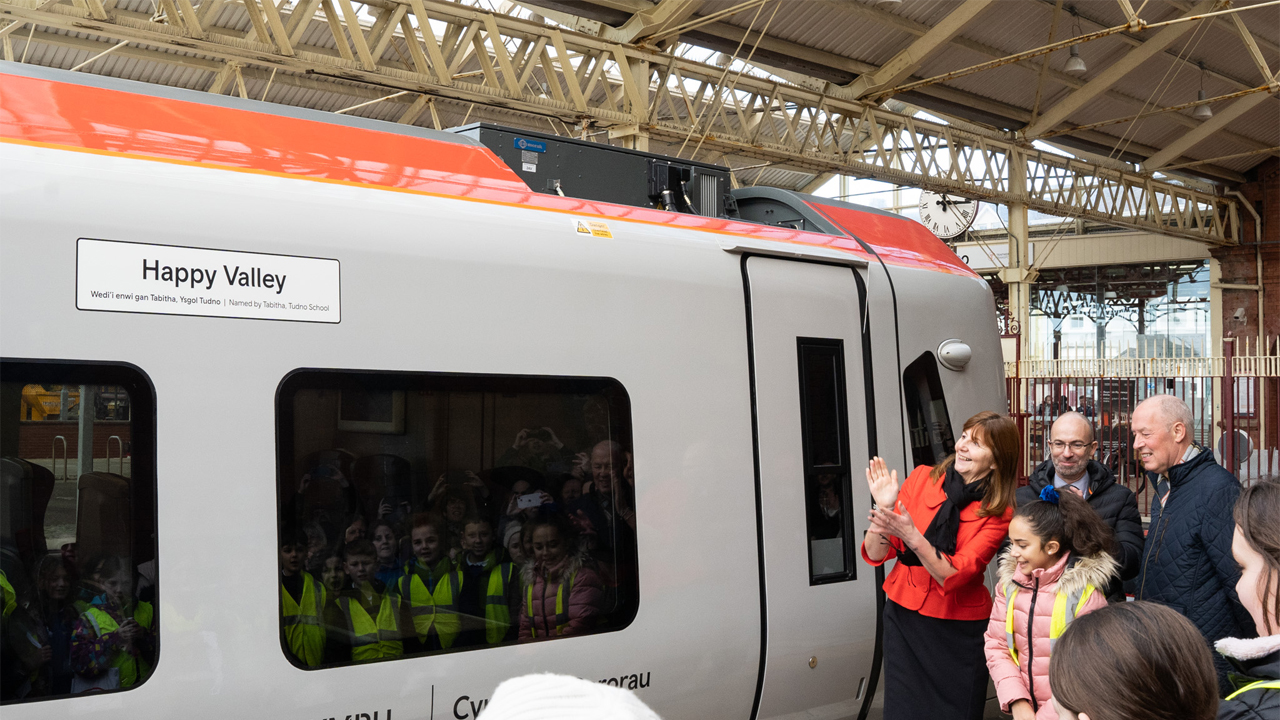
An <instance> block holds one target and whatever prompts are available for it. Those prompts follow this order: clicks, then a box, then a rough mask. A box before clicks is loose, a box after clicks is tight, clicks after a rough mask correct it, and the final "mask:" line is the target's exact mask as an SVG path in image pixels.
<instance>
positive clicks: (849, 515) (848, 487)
mask: <svg viewBox="0 0 1280 720" xmlns="http://www.w3.org/2000/svg"><path fill="white" fill-rule="evenodd" d="M810 347H811V348H823V349H826V350H834V353H833V355H834V363H835V370H836V372H835V382H836V387H835V392H836V413H837V415H838V417H839V418H840V428H839V429H838V430H837V435H838V438H837V442H838V443H839V451H840V462H839V463H838V464H835V465H830V464H828V465H818V464H816V463H815V461H814V458H813V457H812V456H811V452H812V447H811V445H812V442H811V440H812V438H813V432H812V428H811V427H810V423H811V419H810V414H809V400H808V395H809V393H808V383H807V381H806V376H805V349H806V348H810ZM845 363H846V359H845V353H844V340H843V339H840V338H816V337H797V338H796V365H797V373H796V375H797V377H798V381H799V391H800V437H801V448H802V453H803V458H804V466H803V468H802V474H803V478H804V481H803V493H802V495H803V497H804V510H805V517H804V524H805V549H806V556H807V558H808V560H807V562H808V566H807V572H808V574H809V585H810V586H814V585H826V584H830V583H836V582H848V581H850V580H857V579H858V563H857V555H856V552H855V544H854V542H853V487H852V485H853V483H852V477H853V474H852V472H853V463H852V458H851V457H850V450H849V393H848V380H847V377H846V372H845V369H846V368H845ZM826 474H839V475H840V476H841V478H842V479H841V481H840V516H841V519H842V521H843V525H844V527H843V530H842V532H841V534H840V540H841V545H842V548H843V551H844V567H845V569H844V571H842V572H835V573H826V574H823V575H815V574H814V572H813V540H811V539H810V538H809V497H808V493H809V489H810V485H811V480H810V478H812V477H815V476H817V475H826Z"/></svg>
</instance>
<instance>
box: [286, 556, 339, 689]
mask: <svg viewBox="0 0 1280 720" xmlns="http://www.w3.org/2000/svg"><path fill="white" fill-rule="evenodd" d="M307 552H308V548H307V536H306V535H305V534H304V533H295V532H292V531H287V532H285V534H284V537H283V540H282V541H281V542H280V624H281V626H282V629H283V632H284V640H285V646H286V647H287V648H289V652H290V653H291V654H292V655H293V657H294V658H295V659H296V660H297V661H298V662H299V663H300V664H302V665H305V666H306V667H319V666H320V664H321V663H322V662H323V661H324V645H325V629H324V625H323V620H324V608H325V605H326V604H327V602H326V601H327V599H328V593H327V592H326V590H325V587H324V586H323V585H321V584H320V581H319V580H318V579H316V578H315V576H313V575H312V574H311V573H309V572H307V571H306V570H303V569H302V566H303V563H304V562H305V560H306V557H307Z"/></svg>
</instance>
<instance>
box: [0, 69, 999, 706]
mask: <svg viewBox="0 0 1280 720" xmlns="http://www.w3.org/2000/svg"><path fill="white" fill-rule="evenodd" d="M512 132H514V133H516V134H517V135H518V133H519V131H512ZM0 166H3V167H4V168H5V171H4V173H3V176H2V177H0V356H2V357H3V369H2V371H0V381H2V382H3V387H4V391H3V396H2V402H0V413H2V414H3V418H4V420H3V423H2V425H0V427H2V428H3V430H0V445H2V448H0V455H2V456H3V463H4V485H3V489H4V496H3V498H4V501H5V505H6V507H5V508H4V509H3V511H0V515H2V516H3V528H0V530H2V531H3V533H2V535H3V538H2V539H3V542H4V550H5V558H6V562H7V563H8V564H7V565H6V566H5V568H4V569H5V572H6V575H7V576H8V578H9V581H8V582H9V583H10V584H11V585H13V586H14V587H15V589H14V590H13V592H14V593H16V594H18V595H21V594H22V593H24V592H25V593H28V594H30V596H36V595H39V594H40V593H42V592H46V591H47V589H46V588H45V585H46V584H48V582H46V580H42V579H41V577H37V576H38V575H40V573H38V572H37V571H36V570H35V568H34V567H33V566H34V565H36V564H40V563H41V562H42V558H48V557H55V558H56V557H61V559H62V561H63V562H64V563H65V562H71V563H72V565H71V567H72V568H73V569H74V568H75V567H77V565H76V564H78V567H79V568H80V572H82V573H86V574H87V573H91V572H94V570H92V569H89V568H87V566H86V565H85V564H86V563H87V562H88V561H89V560H88V558H89V557H90V556H105V555H115V556H123V557H127V558H128V561H129V563H130V564H131V566H132V567H135V568H136V569H137V572H136V573H133V581H134V582H135V583H136V584H135V585H134V588H133V592H135V593H136V596H137V597H138V598H141V597H144V596H145V597H146V598H147V603H148V604H149V607H151V608H152V611H151V613H152V614H151V615H149V616H148V617H149V618H150V619H149V620H148V622H149V623H151V626H150V630H151V631H152V632H153V634H154V646H153V648H152V649H151V650H150V653H151V654H150V655H149V656H148V658H147V662H146V668H145V669H142V668H135V669H136V670H137V672H136V673H134V674H133V675H130V677H131V678H132V682H126V680H124V679H120V678H117V679H116V680H114V681H113V684H112V685H109V686H106V687H103V686H101V685H99V686H98V687H92V684H93V683H92V682H88V683H86V682H85V681H83V680H82V679H79V678H77V679H76V683H78V685H77V687H78V688H79V689H82V690H89V691H87V692H70V691H67V690H66V688H65V686H64V687H63V688H62V692H57V691H55V690H54V689H49V688H46V690H45V692H44V694H40V693H35V692H31V691H30V688H28V689H27V690H25V691H23V690H10V695H9V696H8V697H6V698H4V704H5V707H4V715H5V717H6V718H8V719H9V720H35V719H38V718H67V717H75V716H81V715H86V714H93V715H94V716H95V717H103V718H129V719H130V720H141V719H142V718H167V717H172V716H174V715H177V714H182V715H183V716H186V717H202V718H230V717H244V716H246V715H254V716H270V717H279V718H299V719H300V720H301V719H316V720H318V719H328V718H337V719H339V720H341V719H342V718H365V719H366V720H369V719H372V718H378V719H379V720H382V719H386V720H389V719H390V718H391V717H394V718H395V719H396V720H409V719H410V718H424V719H430V720H435V718H441V719H443V720H463V719H464V718H473V717H477V716H480V715H482V714H483V710H484V706H485V704H486V703H487V698H488V697H489V696H490V694H491V693H492V691H493V689H494V688H495V687H496V686H497V685H498V684H499V683H500V682H501V681H503V680H505V679H507V678H510V677H514V676H518V675H523V674H527V673H531V672H554V673H562V674H568V675H573V676H577V677H581V678H585V679H588V680H591V681H594V682H604V683H607V684H609V685H617V686H621V687H629V688H631V689H634V690H635V692H636V693H637V695H638V696H639V697H640V699H642V700H643V701H644V702H646V703H647V704H649V705H650V706H651V707H652V708H653V709H654V710H655V711H656V712H657V713H659V714H660V715H661V716H662V717H664V718H686V717H687V718H703V717H725V718H799V717H819V716H820V717H833V718H834V717H857V718H865V717H869V716H871V715H872V713H873V711H872V706H873V704H874V702H873V696H874V693H875V690H876V686H877V681H878V677H879V670H878V668H879V663H880V647H879V613H880V608H881V607H882V603H883V595H882V591H881V590H880V584H881V583H882V581H883V571H882V570H877V569H876V568H872V567H870V566H869V565H868V564H867V563H866V562H865V561H863V560H862V559H861V558H860V556H859V554H858V545H859V542H860V539H861V537H862V534H863V532H864V531H865V529H866V526H867V520H866V517H867V513H868V510H869V508H870V503H871V498H870V495H869V493H868V492H867V490H866V486H865V485H864V478H863V468H864V467H865V466H866V463H867V460H868V458H870V457H871V456H874V455H879V456H882V457H884V458H886V459H887V461H888V462H889V464H890V465H891V466H892V467H896V468H898V469H899V470H900V471H902V472H903V474H904V476H905V472H907V471H909V470H910V469H911V468H912V467H914V466H915V465H919V464H933V463H936V462H938V461H940V460H941V459H942V458H944V457H945V456H946V455H948V454H949V453H950V452H951V445H952V444H953V442H954V438H955V437H957V436H958V435H959V428H960V425H961V424H962V423H963V422H964V420H965V419H966V418H968V417H969V416H971V415H973V414H974V413H976V412H979V411H982V410H990V409H1001V408H1003V407H1005V385H1004V380H1003V365H1002V355H1001V345H1000V338H999V335H998V331H997V328H996V323H995V322H993V319H994V314H995V307H994V303H993V299H992V294H991V290H990V288H989V287H988V285H987V283H986V282H985V281H983V280H982V279H981V278H979V277H978V276H977V275H976V274H975V273H974V272H973V271H971V270H970V269H969V268H968V267H967V266H965V265H964V263H963V262H961V260H960V259H959V258H957V257H956V256H955V254H954V253H952V252H951V250H950V249H949V248H948V247H947V245H946V244H945V243H943V242H942V241H940V240H939V239H938V238H936V237H935V236H934V235H933V234H931V233H930V232H929V231H928V230H927V229H926V228H925V227H924V226H922V225H921V224H919V223H917V222H915V221H913V220H911V219H907V218H904V217H901V216H898V215H894V214H891V213H887V212H884V211H880V210H875V209H872V208H867V207H861V206H858V205H853V204H850V203H846V202H843V201H841V200H835V199H829V198H821V197H816V196H812V195H805V194H801V193H795V192H790V191H786V190H780V189H775V188H737V189H733V190H727V189H726V192H727V193H728V197H727V199H728V200H729V202H728V203H727V206H728V207H729V208H730V209H731V211H732V212H717V213H716V214H715V215H709V214H708V215H700V214H698V212H697V207H698V206H700V205H699V203H692V204H688V203H682V204H681V207H680V208H678V209H677V208H670V209H669V208H668V207H667V206H666V205H663V204H662V202H661V200H662V198H661V197H657V198H656V199H655V202H654V203H653V206H651V207H642V206H637V205H621V204H616V203H609V202H602V201H597V200H591V199H584V198H580V197H573V196H570V195H564V194H561V191H554V190H553V191H550V192H547V191H535V190H533V189H531V186H530V183H528V182H526V181H525V180H523V179H521V177H520V176H519V175H517V173H516V172H515V171H513V170H512V168H511V167H509V166H508V165H507V164H505V163H504V162H503V160H502V159H500V158H499V156H498V155H497V154H495V152H494V151H493V150H492V149H491V148H489V147H486V146H485V145H483V144H482V143H480V142H478V141H477V140H475V139H474V138H471V137H467V136H464V135H459V134H457V133H449V132H443V131H435V130H426V129H422V128H417V127H409V126H405V125H397V124H394V123H387V122H380V121H376V120H368V119H362V118H357V117H348V116H342V115H334V114H329V113H321V112H317V111H311V110H306V109H301V108H294V107H287V106H282V105H276V104H269V103H264V102H255V101H252V100H243V99H240V98H232V97H225V96H216V95H210V94H207V93H200V92H195V91H189V90H183V89H179V88H170V87H163V86H158V85H152V84H143V83H138V82H132V81H128V80H121V79H113V78H106V77H97V76H93V75H87V74H81V73H70V72H65V71H60V70H55V69H49V68H38V67H30V66H26V65H18V64H14V63H4V64H3V67H0ZM667 189H670V188H667ZM667 197H670V196H669V195H668V196H667ZM58 387H70V388H79V390H78V394H76V395H75V397H76V398H77V401H78V403H79V407H81V408H85V409H84V410H82V411H79V412H77V413H75V415H76V417H71V416H70V415H61V414H59V412H58V408H56V407H53V405H56V403H54V402H52V401H51V402H50V403H49V405H50V407H49V408H47V409H46V410H45V411H44V412H45V413H47V415H48V417H45V418H44V419H43V420H42V419H41V418H40V417H37V416H36V415H33V414H32V413H30V412H29V411H28V412H27V413H26V414H25V415H24V414H23V411H22V409H23V408H24V407H25V405H24V404H23V403H24V402H26V401H25V400H24V398H27V397H35V396H40V397H43V398H45V399H46V400H48V399H50V398H53V399H56V396H54V395H52V393H53V392H54V389H55V388H58ZM95 391H96V392H100V393H107V394H109V395H110V397H111V398H112V403H113V404H112V407H113V408H114V407H116V406H117V405H118V406H119V407H121V408H124V410H123V411H120V412H115V414H113V415H112V416H111V418H110V423H107V422H106V421H105V420H103V417H100V416H99V415H98V414H95V413H94V412H91V411H89V410H88V408H90V407H93V405H92V404H91V403H90V402H89V400H90V399H91V396H92V394H93V393H94V392H95ZM98 405H99V407H103V404H102V403H98ZM59 417H61V418H63V421H62V422H63V424H62V425H58V426H54V425H48V423H49V422H51V421H52V420H54V419H57V418H59ZM68 418H70V419H68ZM95 422H96V423H97V425H95ZM108 433H109V434H110V438H116V439H117V440H120V442H119V443H118V445H117V444H116V443H115V442H114V441H112V442H110V448H114V449H112V450H108V451H107V455H106V456H104V454H103V451H102V447H103V446H104V445H107V444H108V443H107V441H108V440H109V439H110V438H108V437H105V436H106V435H107V434H108ZM535 436H536V437H535ZM52 438H62V441H61V442H62V444H61V445H60V446H59V444H58V443H57V442H56V441H55V442H52V443H51V442H50V441H51V439H52ZM601 443H604V447H605V448H606V450H607V452H605V453H604V455H605V456H606V457H607V458H610V459H611V461H612V462H613V465H612V466H611V469H609V470H608V471H607V472H606V473H605V474H604V475H600V474H599V473H596V474H593V472H596V470H598V468H595V469H593V466H592V455H593V453H594V452H595V451H596V449H598V448H600V447H601ZM68 445H69V446H70V449H67V448H68ZM51 448H52V449H51ZM59 448H61V449H59ZM95 448H96V449H95ZM126 449H127V452H126ZM59 453H61V456H59ZM113 455H115V456H119V457H113ZM126 455H127V456H126ZM104 457H106V460H105V461H104V459H103V458H104ZM79 458H85V459H86V463H85V464H84V467H82V466H81V462H80V461H79ZM623 463H625V465H626V468H625V471H621V470H619V468H618V467H616V466H617V465H621V464H623ZM513 467H514V468H517V470H511V468H513ZM463 471H471V474H470V475H465V478H466V479H465V480H460V481H459V482H465V483H469V484H470V486H471V487H472V494H471V495H470V496H469V497H470V499H469V500H467V502H474V503H481V502H482V500H483V503H487V507H489V508H490V510H489V512H491V513H492V514H494V515H495V516H497V517H499V520H498V521H497V525H498V526H503V525H505V526H506V527H510V525H511V524H513V523H515V524H518V522H519V521H520V520H521V519H522V517H521V516H520V512H524V509H523V508H521V509H518V510H515V511H511V509H512V508H514V507H515V505H514V502H515V501H514V499H513V500H512V501H511V502H510V503H508V502H506V501H505V496H504V495H503V493H504V492H515V490H514V489H513V488H516V486H515V485H514V482H516V481H517V480H518V478H520V477H525V478H531V477H532V478H538V479H541V480H542V481H543V482H545V483H546V485H545V487H546V493H547V495H548V496H549V497H552V498H553V499H554V503H552V504H551V505H548V508H547V509H550V508H551V506H552V505H554V504H555V503H562V504H563V505H564V506H565V507H574V505H573V503H575V502H581V501H582V498H581V497H574V498H570V497H569V493H568V492H567V491H564V492H562V491H563V489H564V487H565V486H566V485H573V484H574V480H575V479H576V482H577V485H576V486H575V487H580V486H582V485H585V484H591V485H592V492H593V493H595V494H594V495H593V497H596V498H604V500H602V501H601V502H602V504H601V505H600V507H601V508H603V512H604V515H603V516H601V517H604V518H605V519H604V520H603V521H601V520H599V519H597V520H596V523H595V525H596V526H595V527H594V528H589V529H588V531H587V532H588V533H594V535H593V537H597V538H598V540H595V541H593V543H594V544H593V545H592V547H593V548H594V552H596V553H597V556H599V555H600V554H604V555H605V556H606V559H605V561H604V563H603V565H602V568H603V570H602V572H601V575H602V576H603V577H605V581H604V582H602V586H603V590H602V593H601V597H603V598H604V600H602V601H601V603H603V604H602V605H601V608H600V610H601V612H600V614H599V615H598V616H597V618H596V621H595V624H594V625H592V626H591V628H590V629H589V631H588V632H584V633H580V634H577V635H574V636H564V637H558V636H557V637H551V638H550V639H546V638H545V637H543V638H538V637H537V632H536V630H535V631H534V636H535V639H538V640H541V641H533V642H526V641H524V640H525V638H519V639H512V638H511V637H508V638H507V639H506V640H504V641H500V642H485V641H483V640H480V641H477V642H473V643H470V644H467V643H462V642H455V643H453V645H452V646H451V647H445V646H443V645H444V644H445V643H441V642H437V643H436V646H435V647H428V646H426V645H424V646H423V647H422V648H420V649H419V651H417V652H408V651H406V652H404V653H403V654H402V655H400V656H398V657H394V658H390V659H385V660H382V661H378V662H321V663H312V664H306V663H301V662H299V660H298V658H297V657H292V656H291V654H290V651H289V645H288V642H287V641H286V632H285V628H284V627H283V624H282V623H283V617H284V614H283V611H282V599H281V588H282V586H281V573H282V564H281V563H282V560H281V553H280V548H281V544H282V541H283V539H284V533H286V532H293V531H294V530H296V529H297V528H296V527H294V526H292V525H291V524H290V523H292V522H293V520H294V519H300V520H302V521H307V520H315V519H316V518H319V517H330V522H329V527H330V532H331V533H332V528H333V527H334V526H335V525H336V526H337V528H338V529H339V532H340V533H341V532H345V530H343V528H344V527H345V526H346V523H347V518H345V517H344V516H343V513H344V512H345V510H344V508H345V509H348V510H349V508H350V507H352V506H353V503H354V504H355V506H359V507H363V508H366V510H367V511H368V512H369V513H370V514H371V515H370V516H372V513H373V509H374V508H378V509H379V512H378V515H379V516H381V515H382V514H384V512H383V511H384V510H386V509H387V508H384V507H383V506H384V505H386V506H387V507H388V508H391V510H390V512H391V513H403V514H405V515H408V514H411V513H413V512H414V511H416V510H418V509H420V508H422V507H425V506H426V505H427V504H429V502H430V501H432V500H433V499H432V498H431V497H429V496H430V495H431V494H432V493H437V497H436V498H434V500H435V501H439V500H440V498H442V497H444V495H439V494H438V493H439V492H443V490H441V488H443V489H444V490H448V487H449V486H450V484H452V483H453V482H454V480H453V479H449V480H448V481H447V482H446V480H445V478H462V477H464V475H460V474H459V473H461V472H463ZM530 471H532V472H533V473H534V474H533V475H530V474H529V472H530ZM451 473H452V474H451ZM521 473H523V474H521ZM610 473H612V474H610ZM437 478H439V479H437ZM551 478H556V480H555V481H554V482H552V480H551ZM584 481H585V482H584ZM441 483H444V485H441ZM610 483H616V485H610ZM521 489H524V488H521ZM610 492H612V493H613V495H614V497H613V498H612V499H610V498H609V493H610ZM446 494H447V493H446ZM482 495H483V496H484V498H481V497H480V496H482ZM624 496H625V497H624ZM610 502H612V503H614V504H613V505H609V504H608V503H610ZM624 505H625V506H626V507H623V506H624ZM391 506H394V507H393V508H392V507H391ZM459 507H461V505H460V506H459ZM326 508H330V509H329V510H326ZM614 510H616V511H617V512H613V511H614ZM508 511H511V512H508ZM325 512H329V513H331V515H330V516H325V515H324V513H325ZM449 512H452V510H449ZM282 518H283V519H282ZM402 521H403V522H409V520H407V519H404V518H402ZM316 523H319V521H318V520H315V522H314V523H313V525H315V524H316ZM321 524H322V523H321ZM318 526H319V525H317V527H318ZM495 529H499V528H497V527H495ZM346 530H350V528H346ZM346 537H350V536H346ZM379 552H381V550H380V551H379ZM397 552H398V551H397ZM513 552H519V549H516V550H514V551H513ZM68 559H70V560H68ZM310 561H311V560H310V559H309V560H308V562H310ZM46 564H55V563H46ZM41 567H43V565H42V566H41ZM22 583H25V584H26V586H27V588H26V590H24V589H23V588H21V587H17V586H18V585H19V584H22ZM529 597H530V598H532V595H530V596H529ZM139 602H141V601H139ZM515 612H516V613H519V612H521V610H520V606H519V604H517V605H516V607H515ZM6 617H8V616H7V615H6ZM512 624H513V629H512V633H511V635H512V636H514V635H515V634H516V633H515V631H514V625H515V624H517V623H516V622H515V620H512ZM10 634H12V633H10ZM553 634H554V633H553ZM37 644H38V643H37ZM11 667H12V665H11ZM129 672H132V671H129ZM86 685H88V687H86ZM19 693H25V694H21V695H19Z"/></svg>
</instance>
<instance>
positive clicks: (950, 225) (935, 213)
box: [920, 190, 978, 238]
mask: <svg viewBox="0 0 1280 720" xmlns="http://www.w3.org/2000/svg"><path fill="white" fill-rule="evenodd" d="M977 215H978V203H977V202H976V201H974V200H969V199H967V198H962V197H959V196H956V195H946V194H943V193H935V192H930V191H928V190H921V191H920V222H921V223H923V224H924V226H925V227H927V228H929V229H930V230H932V231H933V234H934V235H937V236H938V237H940V238H953V237H955V236H957V235H959V234H961V233H963V232H964V231H965V229H967V228H968V227H969V226H970V225H972V224H973V219H974V218H975V217H977Z"/></svg>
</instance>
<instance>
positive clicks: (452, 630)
mask: <svg viewBox="0 0 1280 720" xmlns="http://www.w3.org/2000/svg"><path fill="white" fill-rule="evenodd" d="M406 570H407V574H406V575H405V576H404V577H402V578H400V581H399V583H398V584H399V587H400V598H401V600H402V601H405V600H407V601H408V603H409V616H410V617H412V618H413V629H414V630H415V631H417V633H418V639H419V640H421V641H423V642H426V640H427V635H428V634H429V633H430V631H431V628H432V627H434V628H435V629H436V637H438V638H440V647H442V648H445V649H446V650H447V649H448V648H450V647H452V646H453V641H454V639H455V638H457V637H458V631H459V630H461V629H462V618H460V617H458V592H459V589H460V588H461V587H462V571H461V570H449V571H448V572H446V573H444V575H443V576H442V577H441V578H440V579H439V580H438V581H437V582H436V589H435V592H431V591H430V590H427V583H426V581H425V580H423V578H422V575H420V574H418V568H417V565H416V564H414V563H410V565H409V567H408V568H406Z"/></svg>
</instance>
